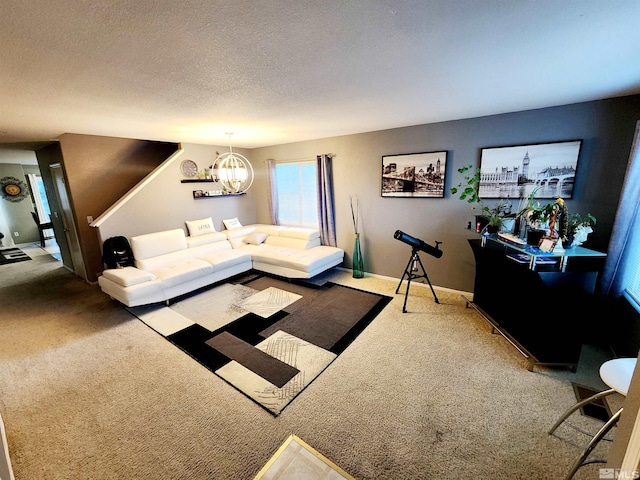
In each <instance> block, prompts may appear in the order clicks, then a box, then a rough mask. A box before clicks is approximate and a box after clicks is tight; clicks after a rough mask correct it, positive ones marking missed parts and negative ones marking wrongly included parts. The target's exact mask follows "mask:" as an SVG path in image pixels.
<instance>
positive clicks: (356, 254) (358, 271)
mask: <svg viewBox="0 0 640 480" xmlns="http://www.w3.org/2000/svg"><path fill="white" fill-rule="evenodd" d="M362 277H364V261H363V260H362V250H361V249H360V234H359V233H356V238H355V240H354V242H353V278H362Z"/></svg>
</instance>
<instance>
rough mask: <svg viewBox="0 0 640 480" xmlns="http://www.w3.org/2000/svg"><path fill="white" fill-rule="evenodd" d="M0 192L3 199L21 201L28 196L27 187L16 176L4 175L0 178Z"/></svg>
mask: <svg viewBox="0 0 640 480" xmlns="http://www.w3.org/2000/svg"><path fill="white" fill-rule="evenodd" d="M0 193H2V198H4V199H5V200H8V201H10V202H21V201H22V200H24V199H25V198H27V197H28V196H29V188H28V187H27V184H26V183H24V182H23V181H22V180H20V179H18V178H16V177H4V178H2V180H0Z"/></svg>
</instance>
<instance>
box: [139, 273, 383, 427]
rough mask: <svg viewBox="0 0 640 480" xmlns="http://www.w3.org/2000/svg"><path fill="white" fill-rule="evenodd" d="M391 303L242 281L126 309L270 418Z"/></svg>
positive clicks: (331, 289)
mask: <svg viewBox="0 0 640 480" xmlns="http://www.w3.org/2000/svg"><path fill="white" fill-rule="evenodd" d="M390 301H391V297H387V296H384V295H379V294H376V293H371V292H365V291H362V290H358V289H355V288H351V287H345V286H342V285H337V284H333V283H331V282H327V283H325V284H324V285H315V284H313V283H311V282H306V281H303V280H292V281H286V280H282V279H280V278H275V277H272V276H268V275H263V274H256V273H250V274H249V275H245V276H241V277H236V278H235V279H233V280H232V281H230V282H229V283H225V284H221V285H217V286H214V287H213V288H210V289H206V290H204V291H203V290H200V291H196V292H192V293H191V294H188V295H185V296H183V297H179V298H178V299H176V300H175V303H172V304H171V305H170V306H169V307H166V306H164V305H161V304H155V305H147V306H142V307H127V310H129V311H130V312H131V313H132V314H134V315H135V316H137V317H138V318H139V319H140V320H142V321H143V322H144V323H146V324H147V325H148V326H150V327H151V328H153V329H154V330H156V331H157V332H158V333H160V334H161V335H163V336H164V337H165V338H166V339H167V340H168V341H170V342H171V343H172V344H174V345H175V346H176V347H178V348H180V349H181V350H182V351H184V352H185V353H187V354H188V355H190V356H191V357H192V358H193V359H195V360H197V361H198V362H200V363H201V364H202V365H204V366H205V367H206V368H208V369H209V370H211V371H212V372H214V373H215V374H216V375H218V376H219V377H220V378H222V379H224V380H225V381H226V382H228V383H229V384H230V385H232V386H233V387H234V388H236V389H237V390H239V391H240V392H242V393H243V394H244V395H246V396H247V397H249V398H251V399H252V400H253V401H255V402H256V403H258V404H259V405H260V406H262V407H263V408H265V409H266V410H267V411H269V412H270V413H272V414H273V415H279V414H280V413H281V412H282V410H283V409H284V408H285V407H286V406H287V405H288V404H289V403H290V402H291V401H292V400H293V399H294V398H295V397H297V396H298V395H299V394H300V393H301V392H302V391H303V390H304V389H305V388H306V387H307V386H308V385H309V384H310V383H311V382H312V381H313V380H314V379H315V378H317V377H318V375H320V374H321V373H322V372H323V371H324V370H325V369H326V368H327V367H328V366H329V365H330V364H331V363H332V362H333V361H334V360H335V359H336V358H337V357H338V356H339V355H340V354H341V353H342V352H343V351H344V350H345V349H346V348H347V347H348V346H349V345H350V344H351V342H353V340H354V339H355V338H356V337H357V336H358V335H359V334H360V333H362V331H363V330H364V329H365V328H366V327H367V326H368V325H369V324H370V323H371V322H372V321H373V319H374V318H375V317H376V316H377V315H378V314H379V313H380V311H382V309H383V308H384V307H385V306H386V305H387V304H388V303H389V302H390Z"/></svg>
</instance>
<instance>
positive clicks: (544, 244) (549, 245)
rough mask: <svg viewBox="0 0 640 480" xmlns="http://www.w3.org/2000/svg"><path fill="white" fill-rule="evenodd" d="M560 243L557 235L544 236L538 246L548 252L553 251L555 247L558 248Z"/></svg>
mask: <svg viewBox="0 0 640 480" xmlns="http://www.w3.org/2000/svg"><path fill="white" fill-rule="evenodd" d="M557 243H558V239H557V238H555V237H547V236H544V237H542V238H541V239H540V243H539V244H538V248H539V249H540V250H542V251H543V252H546V253H551V252H553V249H554V248H556V244H557Z"/></svg>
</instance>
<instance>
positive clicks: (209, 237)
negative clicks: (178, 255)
mask: <svg viewBox="0 0 640 480" xmlns="http://www.w3.org/2000/svg"><path fill="white" fill-rule="evenodd" d="M226 240H227V236H226V235H225V234H224V233H223V232H215V233H207V234H206V235H199V236H197V237H187V245H188V247H189V248H193V247H197V246H200V245H207V244H209V243H216V242H222V241H226Z"/></svg>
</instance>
